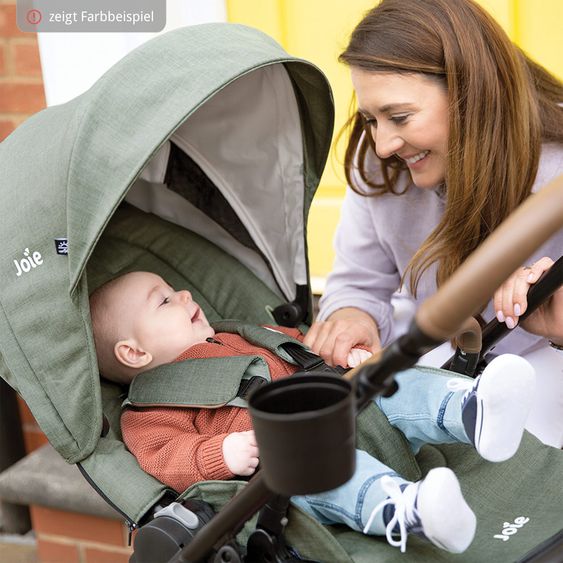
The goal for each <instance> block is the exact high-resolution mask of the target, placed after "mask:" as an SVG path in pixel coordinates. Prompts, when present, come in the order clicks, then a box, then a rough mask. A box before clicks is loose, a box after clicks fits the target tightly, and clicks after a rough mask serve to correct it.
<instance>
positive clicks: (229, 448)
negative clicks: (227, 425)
mask: <svg viewBox="0 0 563 563" xmlns="http://www.w3.org/2000/svg"><path fill="white" fill-rule="evenodd" d="M223 459H224V460H225V464H226V465H227V467H228V468H229V471H230V472H231V473H233V474H234V475H243V476H248V475H252V474H253V473H254V471H256V468H257V467H258V461H259V459H258V444H257V443H256V437H255V436H254V430H248V431H247V432H233V433H232V434H229V435H227V436H226V437H225V439H224V440H223Z"/></svg>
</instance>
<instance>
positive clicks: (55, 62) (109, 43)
mask: <svg viewBox="0 0 563 563" xmlns="http://www.w3.org/2000/svg"><path fill="white" fill-rule="evenodd" d="M226 19H227V18H226V8H225V2H224V0H166V27H165V28H164V30H163V31H161V32H160V33H164V32H166V31H170V30H171V29H175V28H177V27H182V26H185V25H193V24H198V23H205V22H212V21H226ZM156 35H158V33H39V34H38V40H39V53H40V56H41V67H42V70H43V81H44V83H45V97H46V99H47V105H48V106H52V105H57V104H61V103H64V102H67V101H68V100H70V99H72V98H74V97H76V96H77V95H79V94H81V93H82V92H84V91H85V90H87V89H88V88H89V87H90V86H91V85H92V84H93V83H94V82H95V81H96V80H97V79H98V78H99V77H100V76H101V75H102V74H103V73H104V72H105V71H106V70H107V69H108V68H110V67H111V66H112V65H113V64H115V63H116V62H117V61H118V60H119V59H121V58H122V57H124V56H125V55H126V54H127V53H128V52H129V51H131V50H133V49H134V48H135V47H137V46H138V45H140V44H141V43H144V42H145V41H147V40H148V39H151V38H152V37H154V36H156Z"/></svg>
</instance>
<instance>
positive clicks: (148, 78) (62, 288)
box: [0, 24, 563, 562]
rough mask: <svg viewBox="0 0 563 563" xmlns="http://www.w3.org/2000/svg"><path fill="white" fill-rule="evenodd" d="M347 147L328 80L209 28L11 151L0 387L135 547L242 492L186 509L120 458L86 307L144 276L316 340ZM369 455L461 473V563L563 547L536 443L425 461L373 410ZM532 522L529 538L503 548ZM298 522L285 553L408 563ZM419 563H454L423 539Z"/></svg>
mask: <svg viewBox="0 0 563 563" xmlns="http://www.w3.org/2000/svg"><path fill="white" fill-rule="evenodd" d="M332 127H333V103H332V97H331V92H330V88H329V85H328V83H327V81H326V79H325V78H324V76H323V75H322V73H321V72H320V71H319V70H318V69H317V68H315V67H314V66H313V65H312V64H310V63H308V62H307V61H303V60H300V59H296V58H294V57H291V56H289V55H288V54H287V53H285V52H284V51H283V50H282V49H281V48H280V46H279V45H277V44H276V43H275V42H274V41H273V40H272V39H271V38H269V37H267V36H266V35H264V34H262V33H260V32H258V31H256V30H253V29H250V28H246V27H243V26H238V25H232V24H208V25H202V26H194V27H190V28H184V29H180V30H176V31H173V32H170V33H167V34H165V35H162V36H160V37H158V38H156V39H153V40H152V41H150V42H148V43H146V44H144V45H142V46H141V47H139V48H138V49H136V50H135V51H134V52H132V53H130V54H129V55H128V56H127V57H125V58H124V59H123V60H122V61H120V62H119V63H117V64H116V65H115V66H114V67H113V68H112V69H110V70H109V71H108V72H107V73H106V74H105V75H104V76H103V77H102V78H100V80H98V82H97V83H96V84H95V85H94V86H93V87H92V88H91V89H90V90H89V91H87V92H86V93H84V94H83V95H81V96H79V97H77V98H76V99H74V100H72V101H71V102H69V103H67V104H64V105H62V106H56V107H52V108H49V109H47V110H45V111H43V112H40V113H39V114H37V115H35V116H33V117H32V118H31V119H29V120H28V121H27V122H26V123H24V124H23V125H22V126H21V127H19V128H18V130H17V131H16V132H15V133H14V134H13V135H11V136H10V137H8V139H6V140H5V141H4V142H3V143H2V144H1V145H0V163H1V168H2V170H3V181H2V184H1V187H0V190H1V193H2V200H3V201H4V202H8V201H9V202H10V206H9V207H10V213H9V214H8V215H6V216H5V217H4V223H3V224H4V228H5V229H6V233H8V234H9V236H6V237H5V238H4V241H3V245H2V248H1V250H0V253H1V256H2V264H3V265H4V266H3V267H2V270H1V274H0V275H1V277H2V285H1V289H0V305H1V311H0V335H1V336H0V375H1V376H2V377H3V378H4V379H5V380H6V381H7V382H8V384H9V385H11V386H12V387H13V388H14V389H15V390H16V391H17V392H18V393H19V394H20V395H21V396H22V397H23V399H24V400H25V401H26V403H27V404H28V405H29V407H30V409H31V410H32V412H33V414H34V416H35V418H36V420H37V422H38V423H39V425H40V426H41V428H42V429H43V431H44V432H45V434H46V435H47V437H48V439H49V441H50V442H51V444H52V445H53V447H54V448H55V449H56V450H57V451H58V452H59V453H60V455H61V456H62V457H63V458H64V459H65V460H66V461H67V462H68V463H72V464H77V466H78V467H79V469H80V471H81V472H82V473H83V475H84V476H85V478H86V479H87V480H88V481H89V482H90V483H91V484H92V486H93V487H94V488H95V489H96V490H97V491H98V493H99V494H101V495H102V497H103V498H104V499H105V500H106V501H107V502H108V503H110V504H111V505H112V506H113V507H114V508H115V509H116V510H117V511H119V512H120V513H121V514H123V516H124V518H125V519H126V521H127V522H128V524H129V526H130V528H131V529H135V528H137V527H139V526H142V525H143V524H147V523H148V524H147V525H149V524H150V523H151V521H152V522H154V521H155V520H158V518H154V520H153V516H154V513H155V510H157V509H161V508H162V507H165V506H166V505H169V504H170V503H171V501H184V500H186V499H193V498H203V499H204V500H205V501H206V502H207V503H209V504H210V505H211V507H212V508H213V510H214V511H220V510H221V508H222V506H223V505H224V504H225V503H226V502H227V501H228V499H229V498H230V497H232V495H233V494H234V493H235V492H236V491H238V490H241V489H243V488H244V486H245V482H241V481H229V482H215V481H214V482H204V483H198V484H197V485H195V486H193V487H191V488H190V489H188V490H187V491H184V492H183V493H182V494H181V495H179V496H178V495H177V494H176V493H174V492H173V491H170V490H169V489H167V487H166V486H165V485H163V484H162V483H160V482H158V481H157V480H156V479H154V478H152V477H151V476H149V475H147V474H145V473H144V472H143V471H142V470H141V469H140V468H139V466H138V464H137V461H136V460H135V458H134V457H133V456H132V455H131V454H130V453H129V452H128V451H127V450H126V448H125V446H124V444H123V442H122V441H121V435H120V427H119V416H120V408H121V402H122V393H123V389H122V388H120V387H119V386H117V385H114V384H110V383H107V382H103V381H102V382H100V378H99V374H98V369H97V364H96V355H95V350H94V345H93V339H92V330H91V325H90V316H89V305H88V295H89V292H91V291H93V290H94V289H95V288H96V287H98V286H99V285H101V284H102V283H104V282H105V281H107V280H108V279H111V278H112V277H114V276H116V275H118V274H121V273H125V272H128V271H132V270H147V271H153V272H155V273H158V274H159V275H162V276H163V277H164V278H165V279H166V280H167V281H169V283H171V284H172V285H173V286H176V287H186V288H188V289H190V291H191V292H192V294H193V296H194V299H195V300H196V301H197V302H198V303H199V304H200V305H201V306H202V307H203V309H204V311H205V313H206V315H207V317H208V319H209V320H210V321H217V320H221V319H229V318H237V319H240V320H243V321H247V322H250V323H257V324H264V323H278V324H284V325H287V326H299V325H307V324H308V323H310V322H311V320H312V306H311V293H310V288H309V272H308V262H307V243H306V222H307V215H308V211H309V207H310V204H311V200H312V198H313V195H314V192H315V190H316V188H317V185H318V183H319V179H320V175H321V173H322V170H323V167H324V165H325V161H326V158H327V155H328V150H329V146H330V140H331V134H332ZM31 163H32V164H31ZM4 208H6V206H5V207H4ZM234 296H236V299H235V298H234ZM358 444H359V446H360V447H361V448H362V449H366V450H368V451H370V452H371V453H373V454H375V455H377V456H378V457H380V458H381V459H382V461H384V462H385V463H387V464H388V465H390V466H392V467H393V468H394V469H396V470H397V471H399V472H400V473H402V474H404V475H405V476H406V477H408V478H411V479H416V478H419V477H420V475H422V474H423V473H425V472H426V471H428V470H429V469H430V468H432V467H434V466H436V465H448V466H450V467H452V468H453V469H454V470H455V471H456V472H457V474H458V476H459V478H460V481H461V483H462V487H465V489H464V494H465V496H466V498H467V500H468V502H469V504H470V505H471V506H472V507H473V508H474V510H475V511H476V513H477V517H478V522H479V527H478V532H477V537H476V540H475V541H474V546H472V547H471V548H470V549H469V550H468V551H467V552H466V553H465V554H464V555H463V556H455V558H456V560H459V561H475V562H477V561H485V560H489V561H513V560H517V559H520V560H530V559H529V558H528V559H527V557H528V556H527V555H526V554H528V553H534V551H535V550H536V546H537V545H540V546H542V545H543V547H545V546H547V545H554V542H555V543H557V542H559V541H560V540H561V528H562V518H561V508H560V507H561V506H562V505H563V491H562V490H561V487H560V475H561V471H562V470H563V452H561V451H558V450H555V449H553V448H548V447H544V446H542V445H541V444H540V443H539V442H537V441H536V440H535V439H534V438H533V437H531V436H526V437H525V440H524V441H523V445H522V447H521V450H520V451H519V453H518V454H517V455H516V456H515V457H514V458H513V459H512V460H509V461H508V462H505V463H503V464H494V465H493V464H486V463H483V462H481V461H480V460H479V459H478V458H477V457H476V456H475V455H473V454H472V452H471V451H470V450H471V449H470V448H466V447H463V446H451V445H450V446H444V447H433V446H432V447H429V446H428V447H425V448H423V449H422V451H421V452H420V454H419V455H418V456H417V457H416V458H415V457H414V456H413V455H412V452H411V451H410V450H409V449H408V447H407V446H406V444H405V443H404V440H402V439H401V437H400V436H399V435H398V432H397V431H396V430H395V429H393V428H392V427H390V426H389V425H388V424H387V423H386V421H384V420H382V416H379V415H378V414H377V411H376V410H375V409H372V408H369V407H368V408H367V409H366V410H365V411H364V412H363V413H362V414H361V416H360V419H359V432H358ZM521 516H524V517H527V518H530V523H529V524H528V525H527V528H525V529H524V530H522V531H519V532H518V534H516V535H513V536H510V537H509V540H508V541H504V540H498V539H494V536H495V534H496V535H498V534H501V532H502V530H503V523H504V522H505V521H508V522H509V523H510V522H514V519H515V518H518V517H521ZM288 517H289V524H288V525H287V527H286V528H285V530H284V535H285V538H286V539H287V542H288V543H289V544H291V545H292V546H294V547H295V548H296V549H297V550H298V552H299V553H301V555H302V556H303V557H304V558H307V559H315V560H322V561H358V562H359V561H374V560H377V561H395V560H404V558H403V557H402V556H401V554H400V553H397V550H395V549H394V548H391V547H390V546H388V545H387V544H386V542H385V541H384V540H383V539H381V538H374V537H367V536H362V535H361V534H358V533H356V532H352V531H350V530H348V529H347V528H344V527H341V526H330V527H323V526H321V525H320V524H318V523H317V522H316V521H314V520H313V519H312V518H310V517H309V516H307V515H305V514H304V513H302V512H300V511H299V510H298V509H297V508H295V507H290V509H289V513H288ZM163 521H164V520H163ZM253 526H254V521H253V520H251V521H249V522H248V523H247V524H246V525H245V527H244V529H243V530H242V531H241V532H240V533H239V534H238V536H237V539H238V541H239V542H240V543H243V544H244V542H245V541H246V538H247V537H248V535H249V533H250V532H251V530H252V529H253ZM142 529H143V528H141V531H142ZM164 536H166V537H169V536H167V535H166V534H163V536H162V537H164ZM138 537H141V533H140V532H139V533H138ZM160 537H161V536H158V538H160ZM153 538H154V540H155V541H157V539H158V538H157V536H153ZM558 545H559V544H558ZM543 547H541V548H540V549H539V552H543V551H544V550H543ZM155 553H162V550H160V551H159V548H158V546H157V547H155ZM295 557H297V555H295ZM133 558H134V560H136V561H144V560H148V559H143V555H142V554H141V553H138V552H136V553H135V555H134V556H133ZM169 558H170V557H168V556H167V557H166V559H165V560H167V559H169ZM410 558H412V559H413V560H416V561H449V560H451V559H453V557H452V556H448V554H446V553H445V552H441V551H439V550H437V549H436V548H434V547H432V546H430V545H427V544H425V543H424V542H422V541H417V539H416V538H414V539H413V541H410V540H409V560H410ZM225 560H226V559H225Z"/></svg>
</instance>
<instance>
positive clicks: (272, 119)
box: [0, 24, 333, 463]
mask: <svg viewBox="0 0 563 563" xmlns="http://www.w3.org/2000/svg"><path fill="white" fill-rule="evenodd" d="M332 126H333V103H332V96H331V92H330V88H329V86H328V83H327V81H326V79H325V77H324V76H323V74H322V73H321V72H320V71H319V70H318V69H317V68H316V67H314V66H313V65H312V64H310V63H308V62H306V61H303V60H300V59H296V58H294V57H291V56H289V55H288V54H287V53H285V52H284V51H283V50H282V49H281V47H280V46H279V45H278V44H276V43H275V42H274V41H273V40H272V39H271V38H269V37H268V36H266V35H264V34H262V33H261V32H259V31H257V30H254V29H251V28H247V27H244V26H238V25H232V24H207V25H201V26H193V27H188V28H183V29H178V30H175V31H172V32H170V33H167V34H164V35H162V36H160V37H157V38H155V39H153V40H151V41H149V42H147V43H146V44H144V45H142V46H141V47H140V48H138V49H136V50H135V51H133V52H132V53H130V54H129V55H128V56H126V57H125V58H124V59H123V60H121V61H120V62H119V63H117V64H116V65H115V66H114V67H112V68H111V69H110V70H109V71H108V72H107V73H106V74H105V75H104V76H102V77H101V78H100V79H99V80H98V81H97V82H96V84H94V86H92V88H90V89H89V90H88V91H87V92H85V93H84V94H82V95H81V96H79V97H77V98H75V99H74V100H72V101H70V102H68V103H66V104H64V105H61V106H55V107H51V108H48V109H46V110H44V111H42V112H40V113H38V114H36V115H35V116H33V117H32V118H30V119H29V120H28V121H27V122H25V123H24V124H23V125H22V126H21V127H19V128H18V129H17V131H15V132H14V133H13V134H12V135H11V136H10V137H8V138H7V139H6V140H5V141H4V142H3V143H2V144H1V145H0V167H1V168H2V171H3V174H2V181H1V184H0V193H1V197H2V201H4V202H9V203H7V204H5V206H4V210H5V215H4V220H3V225H4V228H5V233H6V234H5V236H4V243H3V245H2V248H1V250H0V256H1V259H2V269H1V274H0V275H1V281H2V283H1V287H0V334H1V335H2V336H1V339H0V373H1V375H2V377H4V379H6V381H8V383H9V384H10V385H12V387H14V388H15V389H16V390H17V391H18V392H19V393H20V394H21V395H22V397H23V398H24V400H25V401H26V403H27V404H28V405H29V406H30V408H31V410H32V412H33V414H34V416H35V417H36V419H37V421H38V423H39V424H40V426H41V428H42V429H43V431H44V432H45V434H46V435H47V437H48V438H49V441H50V442H51V443H52V444H53V446H54V447H55V448H56V449H57V450H58V451H59V453H60V454H61V455H62V456H63V457H64V458H65V459H66V460H67V461H68V462H71V463H75V462H78V461H81V460H83V459H84V458H86V457H87V456H88V455H89V454H91V452H92V451H93V450H94V448H95V447H96V444H97V443H98V440H99V438H100V432H101V429H102V407H101V393H100V383H99V374H98V369H97V364H96V357H95V351H94V346H93V340H92V335H91V326H90V317H89V307H88V291H89V290H92V289H93V287H92V284H88V280H87V277H86V275H85V271H86V266H87V263H88V261H89V259H90V257H91V255H92V253H93V251H94V250H95V247H96V244H97V242H98V241H99V239H100V236H101V235H102V233H103V232H104V229H105V228H106V226H107V225H108V223H109V222H110V219H111V218H112V216H113V215H114V213H115V211H116V209H117V207H118V206H119V205H120V203H121V202H122V200H123V199H124V197H125V196H126V195H127V199H128V201H129V202H130V203H132V204H133V205H135V206H136V207H137V208H139V209H141V210H143V211H147V212H152V213H155V214H157V215H160V216H161V217H163V218H165V219H166V220H168V221H170V222H172V223H176V224H177V225H179V226H183V227H189V229H190V230H191V231H193V232H195V233H196V234H197V235H201V236H203V237H205V238H208V239H210V240H212V241H213V242H214V244H216V245H217V246H219V247H220V248H222V249H224V250H225V251H226V252H227V253H228V254H231V255H232V256H234V257H235V258H236V259H237V260H239V261H240V262H242V263H243V264H244V265H246V266H247V268H248V269H249V270H250V271H251V272H253V273H254V274H255V275H256V277H257V278H258V279H260V280H261V281H262V282H263V283H264V285H265V286H266V287H268V288H270V290H271V291H272V292H273V293H274V294H275V295H277V296H279V299H280V301H281V302H283V301H291V300H292V299H294V297H295V293H296V287H297V286H308V283H309V274H308V263H307V247H306V229H305V226H306V219H307V214H308V211H309V206H310V203H311V199H312V197H313V195H314V192H315V190H316V188H317V185H318V182H319V178H320V175H321V173H322V170H323V167H324V164H325V161H326V158H327V154H328V150H329V146H330V140H331V135H332ZM167 164H168V166H167ZM198 174H199V175H202V176H205V177H206V178H209V179H210V180H211V181H212V182H213V183H214V184H215V186H217V188H218V192H217V193H216V194H213V196H212V197H208V196H207V195H205V196H202V195H201V194H198V193H197V189H194V186H193V184H192V185H185V183H182V177H185V176H186V175H188V176H197V175H198ZM170 185H173V186H174V189H169V188H170ZM208 200H209V201H208ZM225 202H226V203H225ZM227 204H228V205H227ZM217 210H219V211H217ZM233 211H234V212H233ZM207 213H212V214H213V213H215V216H212V221H208V220H207V221H206V220H204V219H206V214H207ZM209 225H211V226H209ZM99 281H101V280H98V282H99ZM89 285H90V287H89Z"/></svg>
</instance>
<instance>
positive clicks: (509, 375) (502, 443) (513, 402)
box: [474, 354, 536, 462]
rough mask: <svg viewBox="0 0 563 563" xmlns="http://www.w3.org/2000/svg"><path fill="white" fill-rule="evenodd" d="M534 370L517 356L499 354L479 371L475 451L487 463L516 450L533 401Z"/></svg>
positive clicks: (510, 455)
mask: <svg viewBox="0 0 563 563" xmlns="http://www.w3.org/2000/svg"><path fill="white" fill-rule="evenodd" d="M535 383H536V377H535V371H534V368H533V367H532V366H531V365H530V364H529V363H528V362H527V361H526V360H524V359H523V358H521V357H520V356H516V355H514V354H503V355H502V356H498V357H496V358H495V359H494V360H493V361H492V362H491V363H490V364H489V365H488V366H487V367H486V368H485V370H484V371H483V373H482V375H481V379H480V381H479V386H478V388H477V392H476V400H477V403H476V406H477V412H476V422H475V437H474V440H475V448H476V449H477V451H478V452H479V454H480V455H481V457H483V458H484V459H487V460H489V461H494V462H498V461H505V460H507V459H510V458H511V457H512V456H513V455H514V454H515V453H516V451H517V450H518V447H519V446H520V441H521V440H522V435H523V434H524V425H525V424H526V419H527V418H528V414H529V412H530V409H531V407H532V402H533V399H534V389H535Z"/></svg>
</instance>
